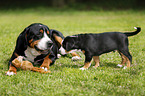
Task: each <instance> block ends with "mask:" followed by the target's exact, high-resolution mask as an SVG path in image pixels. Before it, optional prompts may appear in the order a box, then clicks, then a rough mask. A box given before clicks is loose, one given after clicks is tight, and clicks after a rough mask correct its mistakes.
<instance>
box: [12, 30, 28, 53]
mask: <svg viewBox="0 0 145 96" xmlns="http://www.w3.org/2000/svg"><path fill="white" fill-rule="evenodd" d="M28 33H29V28H25V29H24V31H23V32H22V33H21V34H20V35H19V37H18V38H17V42H16V47H15V51H16V53H17V54H18V55H22V54H21V53H20V54H19V52H23V51H24V50H26V48H27V46H28V41H27V37H28Z"/></svg>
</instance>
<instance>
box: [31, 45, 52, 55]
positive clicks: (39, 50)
mask: <svg viewBox="0 0 145 96" xmlns="http://www.w3.org/2000/svg"><path fill="white" fill-rule="evenodd" d="M52 47H53V46H51V47H50V48H48V49H45V50H41V49H39V48H38V47H37V46H34V48H35V49H36V50H37V51H38V52H40V53H41V54H48V53H49V52H50V50H51V49H52Z"/></svg>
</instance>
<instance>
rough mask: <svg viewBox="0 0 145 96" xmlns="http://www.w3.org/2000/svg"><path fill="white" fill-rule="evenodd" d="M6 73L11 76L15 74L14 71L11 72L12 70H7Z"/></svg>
mask: <svg viewBox="0 0 145 96" xmlns="http://www.w3.org/2000/svg"><path fill="white" fill-rule="evenodd" d="M6 75H8V76H13V75H16V73H14V72H12V71H11V72H10V71H7V72H6Z"/></svg>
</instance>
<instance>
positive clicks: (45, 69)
mask: <svg viewBox="0 0 145 96" xmlns="http://www.w3.org/2000/svg"><path fill="white" fill-rule="evenodd" d="M40 68H42V69H44V71H48V69H47V68H46V67H40Z"/></svg>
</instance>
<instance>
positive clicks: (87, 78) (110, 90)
mask: <svg viewBox="0 0 145 96" xmlns="http://www.w3.org/2000/svg"><path fill="white" fill-rule="evenodd" d="M35 22H40V23H43V24H46V25H48V26H49V28H51V29H57V30H59V31H61V32H62V33H63V34H64V35H65V36H67V35H73V34H78V33H101V32H105V31H126V30H128V31H133V30H134V29H133V27H134V26H140V27H141V28H142V32H141V33H139V34H138V35H136V36H133V37H129V41H130V45H129V48H130V52H131V54H132V56H133V64H132V66H131V68H130V69H125V70H124V69H122V68H117V67H116V65H117V64H119V63H120V62H121V58H120V56H119V54H118V53H117V52H115V53H113V52H111V53H107V54H103V55H101V56H100V60H101V63H100V67H98V68H97V69H94V68H93V67H92V66H91V67H90V68H89V69H88V70H84V71H82V70H79V68H80V67H81V66H83V62H84V55H83V54H82V53H78V54H80V55H81V56H82V58H83V59H82V60H81V61H75V62H74V61H72V60H71V55H68V57H61V58H60V59H58V60H56V62H55V64H54V65H53V66H51V67H50V70H51V71H52V73H51V74H40V73H36V72H31V71H22V70H20V71H18V72H17V75H15V76H10V77H9V76H5V75H4V74H5V72H6V71H7V70H8V67H7V65H8V60H9V59H10V57H11V55H12V52H13V50H14V48H15V43H16V39H17V37H18V35H19V34H20V32H22V31H23V29H24V28H25V27H27V26H28V25H29V24H31V23H35ZM144 28H145V11H139V10H136V11H134V10H127V11H74V10H71V11H57V10H48V9H41V8H40V9H29V10H9V11H0V50H1V51H0V71H1V72H0V82H1V83H0V95H1V96H6V95H10V96H18V95H23V96H28V95H36V96H40V95H42V96H43V95H44V96H53V95H55V96H63V95H64V96H65V95H66V96H70V95H75V96H78V95H82V96H84V95H87V96H88V95H89V96H98V95H99V96H100V95H106V96H108V95H110V96H112V95H114V96H126V95H127V96H143V95H145V54H144V53H145V43H144V42H145V29H144ZM92 65H94V63H92Z"/></svg>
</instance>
